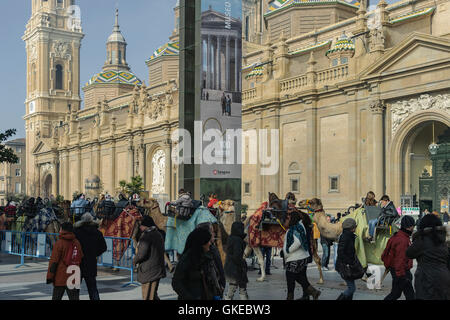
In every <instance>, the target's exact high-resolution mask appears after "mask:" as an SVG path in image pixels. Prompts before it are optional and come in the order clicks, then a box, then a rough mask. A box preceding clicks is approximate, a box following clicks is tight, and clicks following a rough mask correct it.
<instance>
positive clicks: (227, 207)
mask: <svg viewBox="0 0 450 320" xmlns="http://www.w3.org/2000/svg"><path fill="white" fill-rule="evenodd" d="M217 204H218V206H219V209H220V211H221V212H222V213H224V214H230V213H234V212H235V209H234V201H233V200H224V201H219V202H218V203H217Z"/></svg>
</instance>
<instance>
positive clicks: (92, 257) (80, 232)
mask: <svg viewBox="0 0 450 320" xmlns="http://www.w3.org/2000/svg"><path fill="white" fill-rule="evenodd" d="M73 232H74V233H75V237H76V238H77V240H78V241H79V242H80V244H81V248H82V250H83V254H84V257H83V259H82V260H81V265H80V269H81V276H82V277H83V278H92V277H96V276H97V257H99V256H101V255H102V254H103V253H104V252H105V251H106V249H107V248H106V241H105V238H103V234H102V233H101V232H100V231H99V230H98V225H97V224H96V223H94V222H91V223H83V222H81V221H78V222H77V223H75V225H74V230H73Z"/></svg>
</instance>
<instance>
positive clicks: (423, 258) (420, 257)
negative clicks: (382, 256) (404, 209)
mask: <svg viewBox="0 0 450 320" xmlns="http://www.w3.org/2000/svg"><path fill="white" fill-rule="evenodd" d="M445 240H446V230H445V228H444V227H443V226H442V222H441V220H440V219H439V218H438V217H436V216H435V215H433V214H427V215H426V216H424V217H423V218H422V220H421V221H420V224H419V230H418V231H417V232H416V233H415V234H413V243H412V245H411V246H410V247H409V248H408V249H407V250H406V255H407V257H408V258H410V259H417V270H416V273H415V275H414V278H415V279H414V289H415V291H416V299H418V300H450V270H449V268H450V267H449V263H450V262H449V261H450V254H449V248H448V246H447V244H446V242H445Z"/></svg>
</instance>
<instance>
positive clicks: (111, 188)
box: [109, 140, 116, 196]
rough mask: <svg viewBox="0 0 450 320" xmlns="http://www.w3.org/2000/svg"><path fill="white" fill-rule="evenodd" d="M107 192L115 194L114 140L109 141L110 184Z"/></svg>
mask: <svg viewBox="0 0 450 320" xmlns="http://www.w3.org/2000/svg"><path fill="white" fill-rule="evenodd" d="M109 187H110V190H109V194H110V195H112V196H115V193H116V141H115V140H113V141H112V143H111V185H110V186H109Z"/></svg>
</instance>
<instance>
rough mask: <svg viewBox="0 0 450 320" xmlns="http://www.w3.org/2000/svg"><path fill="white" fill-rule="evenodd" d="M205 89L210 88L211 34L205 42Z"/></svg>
mask: <svg viewBox="0 0 450 320" xmlns="http://www.w3.org/2000/svg"><path fill="white" fill-rule="evenodd" d="M206 89H211V35H210V34H208V41H207V42H206Z"/></svg>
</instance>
